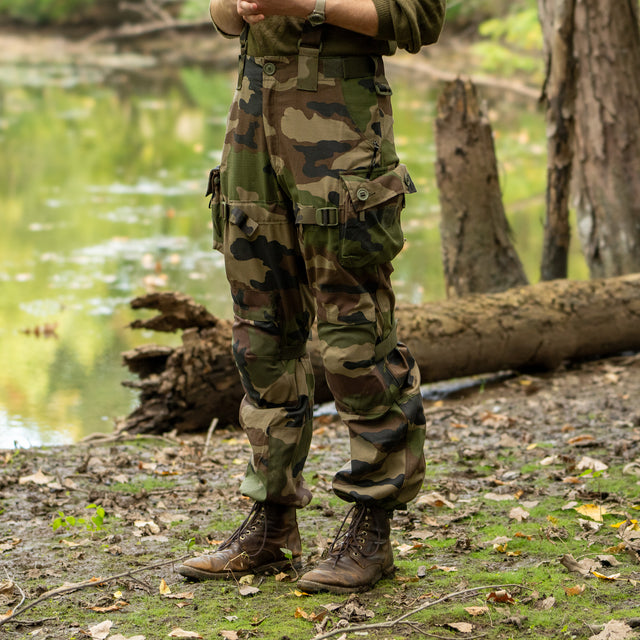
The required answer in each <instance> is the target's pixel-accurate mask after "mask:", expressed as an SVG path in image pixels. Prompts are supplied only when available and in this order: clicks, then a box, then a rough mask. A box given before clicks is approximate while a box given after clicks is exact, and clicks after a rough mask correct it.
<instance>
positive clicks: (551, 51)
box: [538, 0, 575, 280]
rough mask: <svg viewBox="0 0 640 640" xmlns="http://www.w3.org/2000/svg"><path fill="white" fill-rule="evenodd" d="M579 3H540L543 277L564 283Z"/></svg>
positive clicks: (567, 0)
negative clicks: (543, 111)
mask: <svg viewBox="0 0 640 640" xmlns="http://www.w3.org/2000/svg"><path fill="white" fill-rule="evenodd" d="M574 8H575V0H538V13H539V16H540V23H541V25H542V32H543V36H544V55H545V60H546V68H547V74H546V79H545V83H544V87H543V90H542V94H543V95H542V99H543V101H544V103H545V106H546V112H547V113H546V119H547V193H546V204H547V206H546V221H545V226H544V242H543V250H542V262H541V267H540V277H541V279H542V280H554V279H556V278H566V277H567V272H568V263H569V243H570V240H571V229H570V226H569V198H570V189H571V174H572V167H573V144H574V124H575V123H574V107H575V60H574V58H573V34H574Z"/></svg>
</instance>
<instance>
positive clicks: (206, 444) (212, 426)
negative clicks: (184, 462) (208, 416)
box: [202, 418, 218, 456]
mask: <svg viewBox="0 0 640 640" xmlns="http://www.w3.org/2000/svg"><path fill="white" fill-rule="evenodd" d="M217 426H218V418H214V419H213V420H212V421H211V424H210V425H209V431H207V439H206V440H205V442H204V451H203V452H202V455H204V456H206V455H207V450H208V449H209V443H210V442H211V434H212V433H213V432H214V431H215V430H216V427H217Z"/></svg>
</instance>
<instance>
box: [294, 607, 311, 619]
mask: <svg viewBox="0 0 640 640" xmlns="http://www.w3.org/2000/svg"><path fill="white" fill-rule="evenodd" d="M293 617H294V618H304V619H305V620H308V619H309V614H308V613H307V612H306V611H305V610H304V609H303V608H302V607H296V610H295V611H294V613H293Z"/></svg>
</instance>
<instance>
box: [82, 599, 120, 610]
mask: <svg viewBox="0 0 640 640" xmlns="http://www.w3.org/2000/svg"><path fill="white" fill-rule="evenodd" d="M128 606H129V603H128V602H125V601H124V600H118V602H114V603H113V604H110V605H108V606H106V607H97V606H96V607H86V608H87V609H90V610H91V611H97V612H98V613H109V612H110V611H120V609H124V607H128Z"/></svg>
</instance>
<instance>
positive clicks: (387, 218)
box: [338, 164, 416, 268]
mask: <svg viewBox="0 0 640 640" xmlns="http://www.w3.org/2000/svg"><path fill="white" fill-rule="evenodd" d="M341 180H342V186H343V196H344V197H343V199H342V201H341V207H340V208H341V211H340V214H341V216H340V217H341V222H342V224H341V225H340V246H339V254H338V259H339V261H340V263H341V264H342V265H343V266H345V267H350V268H361V267H366V266H372V265H378V264H383V263H385V262H390V261H391V260H392V259H393V258H394V257H395V256H396V255H397V254H398V253H399V252H400V250H401V249H402V246H403V244H404V236H403V233H402V226H401V224H400V213H401V211H402V209H403V208H404V201H405V194H407V193H414V192H415V191H416V188H415V186H414V184H413V181H412V180H411V176H410V175H409V172H408V171H407V168H406V166H405V165H403V164H399V165H398V166H397V167H396V168H395V169H392V170H391V171H386V172H385V173H383V174H382V175H378V176H377V177H369V176H368V175H367V174H362V173H357V174H356V173H348V174H342V176H341Z"/></svg>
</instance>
